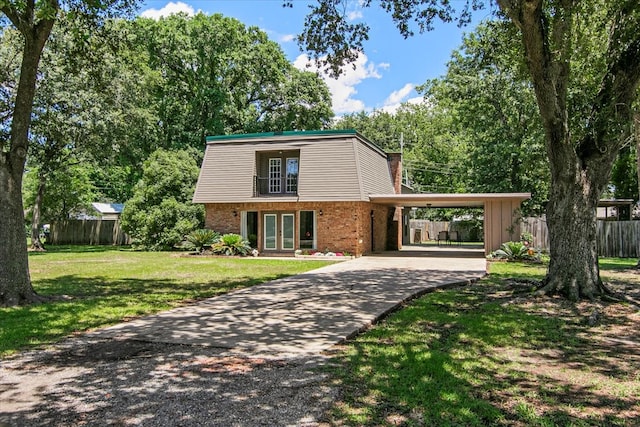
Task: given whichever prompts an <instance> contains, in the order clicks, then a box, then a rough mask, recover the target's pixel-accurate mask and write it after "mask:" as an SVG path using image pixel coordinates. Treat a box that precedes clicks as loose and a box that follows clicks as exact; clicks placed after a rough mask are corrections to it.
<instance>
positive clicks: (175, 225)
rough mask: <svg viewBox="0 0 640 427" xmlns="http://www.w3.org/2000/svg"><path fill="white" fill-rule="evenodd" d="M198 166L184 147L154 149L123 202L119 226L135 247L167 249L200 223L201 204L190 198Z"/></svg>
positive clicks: (202, 220) (198, 226)
mask: <svg viewBox="0 0 640 427" xmlns="http://www.w3.org/2000/svg"><path fill="white" fill-rule="evenodd" d="M199 172H200V168H199V167H198V164H197V163H196V161H195V159H194V157H193V156H192V155H191V154H190V153H189V152H187V151H165V150H157V151H155V152H154V153H153V154H151V156H150V157H149V159H147V160H146V161H145V162H144V164H143V166H142V178H141V179H140V181H139V182H138V184H137V185H136V187H135V189H134V192H133V197H132V198H131V199H129V200H128V201H127V202H126V203H125V207H124V211H123V212H122V217H121V221H122V228H123V229H124V231H125V232H126V233H127V234H129V236H131V240H132V243H133V245H134V246H135V247H139V248H143V249H148V250H166V249H171V248H173V247H174V246H175V245H178V244H179V243H181V242H182V241H183V240H184V236H185V235H187V234H189V233H190V232H191V231H193V230H195V229H198V228H201V227H202V225H203V223H204V207H203V206H202V205H195V204H193V203H192V202H191V198H192V196H193V191H194V189H195V185H196V181H197V180H198V174H199Z"/></svg>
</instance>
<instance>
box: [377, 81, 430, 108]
mask: <svg viewBox="0 0 640 427" xmlns="http://www.w3.org/2000/svg"><path fill="white" fill-rule="evenodd" d="M414 88H415V85H414V84H413V83H407V84H406V85H404V86H403V87H402V88H401V89H399V90H396V91H393V92H391V95H389V96H388V97H387V99H386V100H385V101H384V103H383V106H382V108H381V110H382V111H385V112H387V113H391V114H393V113H395V112H396V111H398V109H399V108H400V106H401V105H402V104H422V103H424V102H425V101H424V98H423V97H421V96H415V97H412V98H409V99H406V100H405V98H406V97H407V96H409V95H410V94H411V92H413V89H414Z"/></svg>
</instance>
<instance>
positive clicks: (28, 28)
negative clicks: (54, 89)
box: [0, 3, 57, 307]
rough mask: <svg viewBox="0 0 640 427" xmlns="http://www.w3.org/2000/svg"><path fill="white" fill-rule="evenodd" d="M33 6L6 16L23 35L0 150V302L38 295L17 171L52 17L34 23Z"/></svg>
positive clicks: (30, 300)
mask: <svg viewBox="0 0 640 427" xmlns="http://www.w3.org/2000/svg"><path fill="white" fill-rule="evenodd" d="M56 5H57V3H56ZM33 7H35V6H34V3H29V6H28V8H30V10H28V11H27V12H25V13H24V16H18V15H17V14H15V13H13V12H14V11H12V10H9V12H10V15H8V17H9V18H10V19H11V21H12V22H13V23H14V25H16V26H17V27H18V29H19V30H20V32H21V33H22V35H23V36H24V48H23V51H22V63H21V66H20V80H19V82H18V89H17V91H16V100H15V106H14V108H13V117H12V121H11V138H10V142H9V147H8V148H9V150H7V151H5V150H2V151H0V307H1V306H13V305H18V304H29V303H33V302H38V301H42V299H43V298H41V297H39V296H38V295H37V294H36V293H35V291H34V290H33V287H32V286H31V277H30V275H29V258H28V255H27V236H26V233H25V221H24V210H23V204H22V175H23V173H24V166H25V162H26V160H27V151H28V148H29V126H30V125H31V111H32V108H33V98H34V95H35V91H36V76H37V71H38V64H39V62H40V57H41V55H42V49H43V48H44V44H45V42H46V40H47V39H48V37H49V34H50V33H51V29H52V27H53V23H54V19H55V18H51V19H43V20H41V21H39V22H38V23H37V24H36V23H34V22H33V19H34V12H33ZM3 11H5V9H3ZM5 13H7V12H6V11H5Z"/></svg>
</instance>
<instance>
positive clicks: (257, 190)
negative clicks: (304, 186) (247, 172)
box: [253, 176, 298, 197]
mask: <svg viewBox="0 0 640 427" xmlns="http://www.w3.org/2000/svg"><path fill="white" fill-rule="evenodd" d="M278 189H279V190H280V191H276V190H278ZM287 190H290V191H287ZM291 190H293V191H291ZM297 195H298V179H297V177H295V179H294V180H293V181H292V180H291V178H289V180H288V182H287V179H286V178H285V177H282V178H280V180H278V181H276V182H274V181H273V180H272V179H270V178H263V177H261V176H254V177H253V197H287V196H289V197H291V196H297Z"/></svg>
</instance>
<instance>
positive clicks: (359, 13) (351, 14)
mask: <svg viewBox="0 0 640 427" xmlns="http://www.w3.org/2000/svg"><path fill="white" fill-rule="evenodd" d="M362 17H363V15H362V11H360V10H354V11H352V12H349V13H348V14H347V19H348V20H349V21H355V20H356V19H361V18H362Z"/></svg>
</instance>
